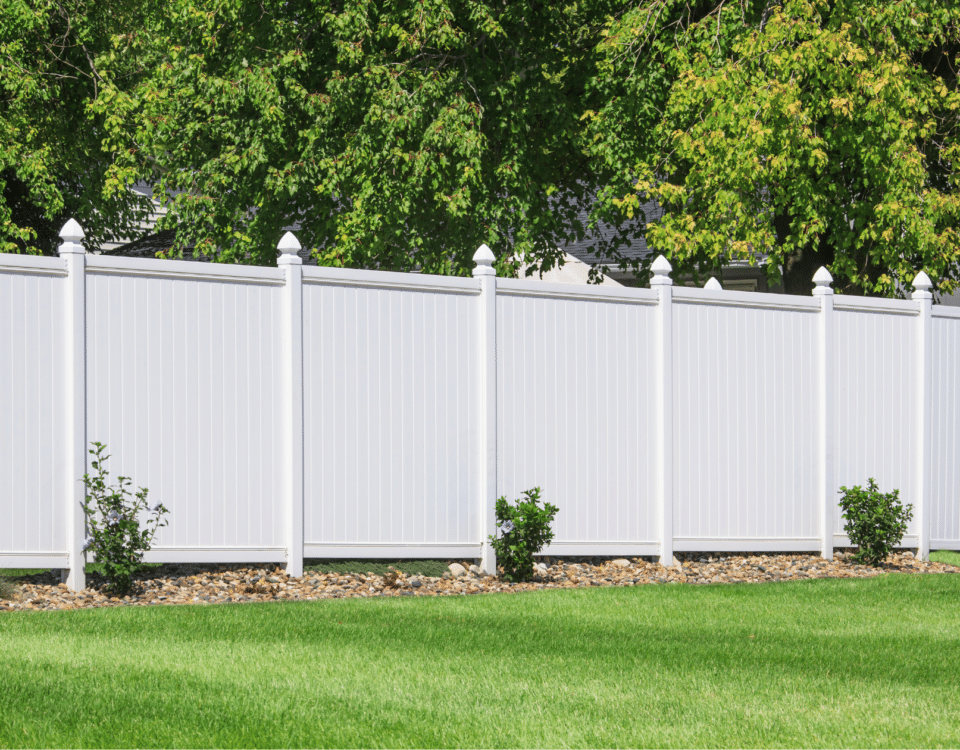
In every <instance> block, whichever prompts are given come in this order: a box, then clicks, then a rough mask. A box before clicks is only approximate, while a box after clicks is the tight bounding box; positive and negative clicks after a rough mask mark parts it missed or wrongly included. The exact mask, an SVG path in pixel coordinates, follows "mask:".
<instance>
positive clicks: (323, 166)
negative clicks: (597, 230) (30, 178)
mask: <svg viewBox="0 0 960 750" xmlns="http://www.w3.org/2000/svg"><path fill="white" fill-rule="evenodd" d="M621 5H623V3H617V2H614V1H613V0H609V1H606V0H588V1H587V2H584V3H572V2H571V3H569V4H563V3H540V2H509V3H504V2H502V1H501V0H496V2H490V1H489V0H386V1H380V2H374V1H371V0H359V1H358V2H351V3H342V2H339V1H337V2H329V1H327V0H317V1H315V2H304V1H300V2H298V1H288V0H264V1H263V2H260V3H250V2H247V1H246V0H208V1H207V2H200V1H199V0H171V2H169V3H168V4H167V6H166V7H165V9H164V12H163V13H162V14H158V15H157V16H155V17H154V19H153V20H152V22H151V23H152V25H151V27H150V28H149V37H150V47H149V48H147V47H143V46H140V47H137V52H136V54H138V55H139V56H140V57H141V60H142V62H143V64H144V65H145V66H147V67H148V68H149V69H150V74H149V75H148V76H146V77H145V78H144V80H143V81H142V82H141V83H139V85H137V86H136V87H133V88H128V87H125V86H124V85H122V82H117V83H116V85H113V86H111V87H110V89H109V91H108V93H107V94H106V95H104V96H101V98H100V99H99V100H98V104H97V109H98V111H100V112H103V113H104V114H105V116H106V123H107V129H108V132H109V145H110V148H111V149H114V150H115V151H116V153H118V154H120V155H121V158H120V159H118V162H117V165H116V167H115V168H114V177H115V178H116V179H117V183H116V184H123V183H126V182H129V181H130V180H131V179H144V178H150V176H151V175H157V176H158V187H159V188H160V189H161V191H162V192H163V193H164V194H166V195H169V196H173V197H172V198H171V212H170V214H169V215H168V218H167V219H166V220H165V221H166V224H165V225H166V226H170V227H172V226H174V225H176V226H177V227H178V231H179V240H180V242H189V243H190V244H194V245H195V246H196V247H197V248H198V249H199V250H200V251H202V252H206V253H209V254H211V255H213V256H214V257H216V258H217V259H219V260H222V261H230V262H253V263H270V262H273V261H274V259H275V257H276V254H275V251H274V250H273V248H274V247H275V244H276V241H277V238H278V237H279V236H280V230H281V228H282V227H284V226H289V225H294V224H295V225H297V226H298V237H299V239H300V241H301V243H303V244H304V246H306V247H310V248H312V249H313V250H314V253H315V254H316V255H317V256H318V257H319V259H320V261H321V262H322V263H325V264H333V265H342V266H346V267H361V268H371V267H372V268H383V269H394V270H410V269H412V268H420V269H422V270H423V271H426V272H430V273H455V274H464V273H469V271H470V269H471V268H472V267H473V263H472V260H471V258H472V255H473V253H474V251H475V250H476V248H477V247H478V246H479V245H480V244H481V243H487V244H489V245H490V246H491V247H493V248H495V249H496V252H497V254H498V256H499V259H500V262H501V266H504V267H505V266H510V263H509V262H508V261H509V260H510V259H511V258H512V257H513V256H514V254H516V253H522V254H524V255H525V257H526V259H527V260H528V262H529V261H531V260H532V261H534V263H535V264H536V265H537V266H538V267H539V266H541V265H545V266H550V265H551V264H552V263H554V262H556V260H557V259H558V258H560V257H561V254H560V253H559V251H558V248H559V247H560V246H562V245H564V244H566V243H567V242H569V241H572V240H574V239H577V238H579V237H581V236H582V234H583V231H584V227H583V224H582V221H581V220H580V219H579V218H578V217H579V215H580V212H582V211H585V210H588V209H589V208H590V207H591V206H592V205H593V204H594V189H595V188H596V186H597V180H596V179H593V178H592V177H591V175H590V174H589V173H588V172H587V170H588V168H589V163H588V158H587V157H586V156H585V154H584V151H583V148H582V144H581V142H580V136H581V132H582V125H581V123H580V116H581V114H582V112H583V109H584V97H585V96H586V85H587V82H588V80H589V78H590V75H591V71H592V69H593V68H592V61H593V55H594V50H595V49H596V45H597V43H598V42H599V41H600V38H601V37H600V34H601V32H602V31H603V28H604V24H605V22H606V21H607V19H608V18H609V17H611V13H614V12H619V9H620V6H621ZM136 44H137V42H136V39H135V35H133V34H130V35H126V36H121V37H119V38H118V39H117V46H116V48H115V50H114V51H113V52H112V53H111V56H110V60H116V61H121V60H123V59H124V58H125V57H126V56H127V55H129V54H131V51H130V50H128V49H127V46H128V45H136ZM102 64H103V70H105V71H106V73H105V75H106V77H107V78H108V79H110V71H111V64H112V63H111V62H110V61H108V60H106V59H105V60H104V61H103V63H102ZM111 82H112V79H111ZM619 215H620V214H619V212H617V217H619ZM616 220H617V221H619V218H617V219H616ZM502 270H504V269H503V268H502Z"/></svg>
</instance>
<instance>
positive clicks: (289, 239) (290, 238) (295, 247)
mask: <svg viewBox="0 0 960 750" xmlns="http://www.w3.org/2000/svg"><path fill="white" fill-rule="evenodd" d="M300 248H301V245H300V241H299V240H298V239H297V238H296V236H295V235H294V234H293V232H287V233H286V234H285V235H283V237H281V238H280V242H279V243H278V244H277V250H279V251H280V257H279V258H278V259H277V265H280V266H291V265H302V264H303V260H302V259H301V258H300V256H299V255H297V253H298V252H299V251H300Z"/></svg>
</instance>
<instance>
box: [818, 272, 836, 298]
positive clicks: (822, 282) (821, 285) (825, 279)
mask: <svg viewBox="0 0 960 750" xmlns="http://www.w3.org/2000/svg"><path fill="white" fill-rule="evenodd" d="M813 283H814V284H816V285H817V286H816V287H815V288H814V290H813V293H814V294H815V295H817V296H823V295H825V294H833V289H832V288H831V287H830V285H831V284H832V283H833V276H831V275H830V272H829V271H828V270H827V267H826V266H820V268H819V269H818V270H817V272H816V273H815V274H814V275H813Z"/></svg>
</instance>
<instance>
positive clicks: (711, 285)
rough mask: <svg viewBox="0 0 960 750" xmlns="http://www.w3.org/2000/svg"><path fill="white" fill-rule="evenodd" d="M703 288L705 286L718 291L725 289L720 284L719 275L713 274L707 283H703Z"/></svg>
mask: <svg viewBox="0 0 960 750" xmlns="http://www.w3.org/2000/svg"><path fill="white" fill-rule="evenodd" d="M703 288H704V289H711V290H713V291H716V292H720V291H723V287H722V286H721V285H720V282H719V281H717V277H716V276H711V277H710V280H709V281H708V282H707V283H706V284H704V285H703Z"/></svg>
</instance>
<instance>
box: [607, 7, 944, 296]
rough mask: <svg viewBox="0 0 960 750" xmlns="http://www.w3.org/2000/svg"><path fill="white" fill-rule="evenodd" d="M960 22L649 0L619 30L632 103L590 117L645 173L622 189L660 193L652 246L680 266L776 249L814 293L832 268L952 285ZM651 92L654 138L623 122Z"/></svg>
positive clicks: (898, 285) (610, 40)
mask: <svg viewBox="0 0 960 750" xmlns="http://www.w3.org/2000/svg"><path fill="white" fill-rule="evenodd" d="M958 29H960V9H957V8H946V7H944V6H943V4H940V3H934V2H898V3H887V2H880V1H879V0H876V1H875V0H841V2H833V3H826V2H822V1H821V0H810V1H807V0H786V1H785V2H783V3H773V2H770V3H743V4H740V5H739V6H732V7H730V6H727V5H724V4H723V3H719V4H717V3H697V4H693V5H692V7H691V6H688V5H686V4H681V3H674V2H670V1H669V0H663V1H657V2H643V3H640V4H638V6H637V7H636V8H634V9H633V10H632V11H631V12H629V13H627V14H626V15H625V16H624V17H623V18H622V19H620V20H618V21H614V22H612V23H611V25H610V29H609V33H608V35H607V37H606V40H605V42H604V49H605V54H606V61H607V62H606V69H607V71H608V75H609V77H610V78H611V79H613V80H615V81H616V82H617V85H619V86H620V87H621V88H620V91H619V93H620V97H618V98H613V97H611V101H610V103H609V104H607V105H606V106H605V107H604V108H603V109H601V110H600V112H599V113H597V115H596V116H595V117H593V118H592V119H591V129H592V131H593V133H594V144H595V145H594V146H593V153H594V154H595V155H596V156H597V157H598V158H601V159H604V160H606V161H608V162H609V161H614V162H616V163H619V164H621V165H623V166H628V167H629V168H628V169H626V170H624V169H621V170H620V171H619V181H618V182H615V183H614V185H616V186H617V188H618V190H617V191H614V190H611V191H609V192H608V195H607V200H608V201H609V202H610V203H611V204H612V205H614V206H617V207H620V208H623V207H625V206H629V205H635V204H636V202H637V199H636V198H635V197H634V195H637V196H639V197H640V199H641V200H649V199H653V200H656V201H658V202H659V203H660V204H661V205H662V206H663V207H664V208H665V209H666V214H665V216H664V217H663V219H662V220H661V221H660V222H658V223H657V224H656V225H654V226H651V227H650V228H649V232H648V242H650V243H651V244H653V245H654V246H655V247H657V249H658V250H662V251H666V252H667V254H668V255H669V256H670V258H671V261H672V262H673V263H674V265H675V267H678V268H679V270H680V271H681V272H691V273H693V274H695V275H697V274H698V273H700V274H702V273H706V272H710V271H714V270H716V269H717V268H719V266H721V265H723V264H724V263H727V262H729V261H730V260H735V259H747V260H750V261H752V262H760V261H763V260H764V259H765V262H766V269H767V272H768V275H769V276H770V278H771V280H774V281H777V280H779V277H780V273H781V268H782V269H783V273H784V275H785V285H786V288H787V291H792V292H797V293H806V292H808V291H809V288H810V279H811V277H812V274H813V272H814V271H815V270H816V268H817V267H818V266H819V265H827V266H828V268H829V269H830V271H831V273H832V274H833V276H834V278H835V279H836V280H837V286H838V288H839V289H840V290H841V291H847V292H854V293H866V294H876V295H883V296H891V295H896V294H902V293H903V291H904V289H905V288H907V284H909V282H910V281H911V280H912V278H913V275H914V274H915V273H916V271H918V270H920V269H926V271H927V273H928V274H930V276H931V277H932V278H934V279H935V280H936V282H937V283H938V286H939V288H940V289H942V290H945V291H949V290H951V289H952V288H953V287H954V285H955V283H956V280H957V279H958V268H957V260H958V258H960V244H958V242H957V240H958V236H957V229H956V227H957V223H958V218H960V198H958V195H957V191H956V187H957V186H956V172H955V167H954V164H955V162H956V157H957V155H958V150H957V149H958V145H957V126H958V119H957V111H958V105H960V93H958V91H957V76H956V69H957V64H958V52H960V44H958V42H960V36H958V33H960V32H958ZM628 65H629V66H630V70H629V71H627V70H626V66H628ZM651 90H652V91H653V92H655V95H654V96H653V97H651V95H650V91H651ZM644 100H645V101H646V102H647V104H646V107H647V109H646V110H644V111H645V115H646V121H645V122H646V124H649V126H650V127H651V134H650V135H649V136H646V137H645V139H644V140H643V141H641V140H639V139H638V138H636V137H635V136H633V135H632V134H630V133H628V134H626V135H624V134H623V132H622V129H621V128H618V127H614V123H615V122H619V121H622V119H623V112H624V111H625V110H626V109H627V108H628V107H631V106H632V107H634V108H639V107H640V106H641V105H639V104H634V102H635V101H636V102H639V101H644ZM651 107H653V108H655V109H656V110H657V111H656V112H651V111H650V109H649V108H651ZM621 152H626V154H623V153H621ZM628 175H629V178H630V179H632V180H633V184H632V191H631V190H628V189H626V184H625V182H626V180H627V179H628Z"/></svg>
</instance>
